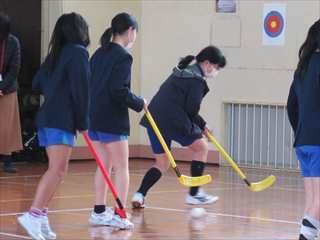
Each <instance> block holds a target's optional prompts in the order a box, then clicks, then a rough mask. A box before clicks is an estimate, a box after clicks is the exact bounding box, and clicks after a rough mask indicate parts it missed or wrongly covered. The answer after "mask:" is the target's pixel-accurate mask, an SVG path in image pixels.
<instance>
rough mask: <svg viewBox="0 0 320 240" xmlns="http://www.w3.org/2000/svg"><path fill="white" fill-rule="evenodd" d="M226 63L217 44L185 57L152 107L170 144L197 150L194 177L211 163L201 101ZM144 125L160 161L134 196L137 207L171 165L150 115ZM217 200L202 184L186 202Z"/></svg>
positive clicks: (166, 82)
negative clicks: (152, 124)
mask: <svg viewBox="0 0 320 240" xmlns="http://www.w3.org/2000/svg"><path fill="white" fill-rule="evenodd" d="M193 62H194V63H193ZM192 63H193V64H192ZM225 65H226V60H225V57H224V56H223V54H222V53H221V51H220V50H219V49H218V48H216V47H214V46H208V47H206V48H204V49H203V50H201V51H200V53H199V54H198V55H197V56H192V55H188V56H186V57H184V58H182V59H181V60H180V62H179V63H178V66H177V67H176V68H175V69H174V70H173V73H172V74H171V75H170V76H169V78H168V79H167V80H166V81H165V82H164V83H163V84H162V85H161V87H160V89H159V91H158V92H157V93H156V95H155V96H154V97H153V99H152V101H151V102H150V104H149V106H148V109H149V111H150V112H151V114H152V115H153V117H154V119H155V121H156V123H157V125H158V127H159V129H160V131H161V133H162V135H163V137H164V139H165V142H166V143H167V145H168V147H169V148H170V145H171V142H172V141H175V142H178V143H180V144H181V145H182V146H185V147H188V148H189V149H190V150H191V151H192V152H193V160H192V163H191V175H192V176H201V175H203V171H204V166H205V163H206V162H207V153H208V146H207V143H206V140H204V139H203V137H202V133H203V132H204V131H206V130H205V129H206V122H205V121H204V120H203V119H202V117H201V116H200V115H199V111H200V104H201V101H202V99H203V97H204V96H205V95H206V94H207V93H208V92H209V88H208V85H207V82H206V80H208V79H210V78H212V77H215V76H216V75H217V74H218V72H219V70H220V69H221V68H223V67H224V66H225ZM141 125H142V126H144V127H145V128H146V129H147V132H148V135H149V140H150V142H151V147H152V150H153V153H154V156H155V158H156V162H155V164H154V165H153V166H152V167H151V168H150V169H149V170H148V172H147V173H146V174H145V176H144V178H143V180H142V182H141V185H140V188H139V189H138V191H137V192H136V193H135V194H134V196H133V198H132V205H133V207H134V208H143V207H144V199H145V197H146V195H147V192H148V191H149V190H150V188H151V187H152V186H153V185H154V184H155V183H156V182H157V181H158V180H159V179H160V178H161V176H162V174H163V173H165V172H166V171H167V170H168V168H169V161H168V160H167V157H166V155H165V152H164V150H163V148H162V146H161V144H160V143H159V141H158V139H157V137H156V135H155V134H154V133H153V131H152V128H151V126H150V125H149V123H148V121H147V120H146V117H143V118H142V120H141ZM217 200H218V197H216V196H212V195H209V194H207V193H205V192H204V191H203V190H202V189H199V188H198V187H191V188H190V192H189V194H188V195H187V197H186V200H185V202H186V203H187V204H211V203H214V202H216V201H217Z"/></svg>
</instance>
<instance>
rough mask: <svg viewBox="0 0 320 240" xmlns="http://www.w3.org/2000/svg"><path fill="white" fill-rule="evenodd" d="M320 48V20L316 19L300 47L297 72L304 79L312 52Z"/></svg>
mask: <svg viewBox="0 0 320 240" xmlns="http://www.w3.org/2000/svg"><path fill="white" fill-rule="evenodd" d="M319 48H320V20H318V21H316V22H315V23H314V24H313V25H312V26H311V27H310V28H309V31H308V35H307V38H306V40H305V41H304V43H303V44H302V46H301V47H300V49H299V63H298V66H297V69H296V71H295V74H297V75H298V76H299V78H300V79H303V77H304V74H305V73H306V71H307V69H308V66H309V62H310V58H311V56H312V54H313V53H314V52H315V51H316V50H317V49H319Z"/></svg>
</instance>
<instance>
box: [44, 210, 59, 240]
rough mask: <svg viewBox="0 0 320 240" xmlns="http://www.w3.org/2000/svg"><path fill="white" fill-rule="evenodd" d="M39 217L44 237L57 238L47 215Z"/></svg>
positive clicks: (50, 239)
mask: <svg viewBox="0 0 320 240" xmlns="http://www.w3.org/2000/svg"><path fill="white" fill-rule="evenodd" d="M40 219H41V234H42V236H43V237H44V238H45V239H49V240H54V239H57V234H55V232H53V231H52V229H51V227H50V224H49V219H48V217H47V216H42V217H40Z"/></svg>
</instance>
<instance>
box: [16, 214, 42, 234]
mask: <svg viewBox="0 0 320 240" xmlns="http://www.w3.org/2000/svg"><path fill="white" fill-rule="evenodd" d="M18 222H19V224H20V225H21V226H22V227H23V228H24V229H25V230H26V231H27V233H28V234H29V236H30V237H32V239H34V240H45V238H44V236H42V234H41V218H40V217H34V216H32V215H31V214H29V213H25V214H23V215H22V216H20V217H18Z"/></svg>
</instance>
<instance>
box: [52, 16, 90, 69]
mask: <svg viewBox="0 0 320 240" xmlns="http://www.w3.org/2000/svg"><path fill="white" fill-rule="evenodd" d="M89 43H90V38H89V30H88V24H87V22H86V21H85V20H84V18H83V17H82V16H81V15H80V14H78V13H74V12H73V13H67V14H63V15H62V16H61V17H59V19H58V21H57V23H56V25H55V27H54V30H53V33H52V37H51V40H50V44H49V53H48V56H47V58H46V64H47V66H48V69H49V71H50V72H51V71H53V70H54V68H55V66H56V64H57V61H58V58H59V56H60V53H61V50H62V48H63V47H64V46H66V45H67V44H80V45H83V46H85V47H87V46H88V45H89Z"/></svg>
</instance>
